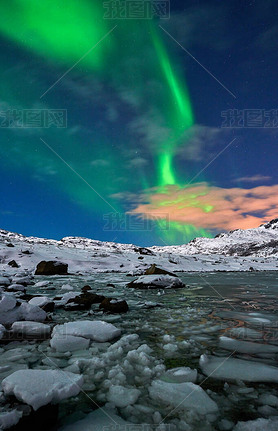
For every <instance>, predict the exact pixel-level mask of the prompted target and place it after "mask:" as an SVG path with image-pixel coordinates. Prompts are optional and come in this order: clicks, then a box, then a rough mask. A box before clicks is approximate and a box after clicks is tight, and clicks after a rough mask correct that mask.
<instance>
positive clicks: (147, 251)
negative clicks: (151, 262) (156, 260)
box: [134, 247, 155, 256]
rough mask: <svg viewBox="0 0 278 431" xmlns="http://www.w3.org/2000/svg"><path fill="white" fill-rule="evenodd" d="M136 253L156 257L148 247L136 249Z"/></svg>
mask: <svg viewBox="0 0 278 431" xmlns="http://www.w3.org/2000/svg"><path fill="white" fill-rule="evenodd" d="M134 251H135V252H136V253H140V254H145V255H149V256H155V253H154V252H153V251H151V250H149V249H148V248H146V247H138V248H135V249H134Z"/></svg>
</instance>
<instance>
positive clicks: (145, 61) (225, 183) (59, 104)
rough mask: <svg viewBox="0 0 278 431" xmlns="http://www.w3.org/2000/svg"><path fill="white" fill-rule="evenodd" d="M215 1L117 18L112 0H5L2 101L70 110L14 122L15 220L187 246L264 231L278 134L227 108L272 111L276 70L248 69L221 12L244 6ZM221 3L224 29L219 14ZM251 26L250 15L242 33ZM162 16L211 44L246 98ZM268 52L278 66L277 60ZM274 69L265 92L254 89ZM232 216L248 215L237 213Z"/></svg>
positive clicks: (8, 160) (11, 185)
mask: <svg viewBox="0 0 278 431" xmlns="http://www.w3.org/2000/svg"><path fill="white" fill-rule="evenodd" d="M191 3H192V4H191ZM212 3H215V4H214V5H212ZM212 3H211V4H210V5H208V2H206V1H203V2H200V4H199V5H198V7H196V5H194V2H189V4H188V5H187V7H186V8H184V6H183V5H182V4H179V2H177V4H176V5H172V13H171V18H170V19H169V20H164V19H159V18H154V19H143V20H142V19H141V20H139V19H137V20H136V19H126V20H114V19H104V18H103V16H104V6H103V4H102V3H101V2H99V3H96V2H92V1H90V0H82V1H81V0H80V1H78V2H77V1H76V0H67V1H66V2H64V1H61V2H57V1H53V0H44V1H42V2H37V1H36V0H10V1H9V3H7V2H1V3H0V14H1V20H0V37H1V47H2V49H1V63H0V70H1V76H2V79H1V82H0V88H1V111H2V112H3V111H7V110H19V111H20V110H23V109H34V110H45V109H63V110H67V127H66V128H55V127H50V128H34V127H33V128H32V127H9V128H7V127H6V128H5V127H2V128H1V130H0V133H1V145H2V157H1V162H0V163H1V165H0V168H1V173H2V174H1V176H2V186H3V198H2V206H1V208H0V213H1V218H2V219H3V223H2V224H3V226H2V227H3V228H7V229H9V230H17V231H21V232H22V233H25V234H33V235H38V236H43V235H45V236H48V237H49V236H52V237H57V238H60V237H62V236H65V235H78V236H88V237H92V238H96V239H103V240H110V241H113V240H116V241H119V242H120V241H122V242H135V243H138V244H143V245H150V244H165V243H166V244H170V243H171V244H173V243H184V242H187V241H188V240H190V239H192V238H194V237H196V236H204V235H207V236H210V235H213V234H215V233H216V232H217V231H218V230H221V229H229V228H235V227H236V226H237V227H244V228H247V227H254V224H255V225H258V224H260V223H261V222H262V221H264V220H267V219H268V217H269V214H273V213H275V208H276V199H275V198H274V194H273V193H272V191H273V190H274V189H272V188H271V187H272V186H273V187H274V186H275V182H276V181H275V176H274V175H273V172H272V166H273V167H274V165H273V164H274V159H273V157H272V158H271V157H270V158H268V157H267V156H263V154H265V148H266V145H267V144H268V143H269V145H270V146H271V148H273V147H274V141H275V139H276V136H277V134H276V130H275V129H269V130H259V131H258V130H257V131H255V130H253V129H250V130H233V129H229V130H227V129H226V130H225V129H224V128H221V112H222V111H224V110H227V109H230V108H231V107H232V108H233V107H240V108H241V109H244V108H250V107H251V108H259V107H262V108H265V109H272V108H274V107H275V99H274V95H273V94H272V92H271V91H270V88H269V85H270V82H269V81H268V82H266V81H265V80H264V81H263V72H262V71H261V74H259V75H258V76H254V77H252V75H250V73H251V72H250V71H251V70H252V66H250V65H247V66H245V69H244V67H242V68H241V71H240V72H238V68H237V66H238V62H239V61H241V62H243V63H244V60H243V58H242V54H243V53H242V51H240V50H239V49H238V47H237V43H236V37H235V38H234V39H235V40H231V39H232V37H231V34H230V33H229V32H228V30H226V24H227V23H225V22H224V21H223V23H222V22H221V20H220V18H219V17H221V16H222V18H223V20H224V18H225V19H227V18H226V16H227V14H228V16H229V13H230V16H231V22H230V25H232V23H233V19H234V18H233V14H234V13H235V12H236V9H233V7H231V6H228V5H223V6H222V7H220V6H218V5H217V2H212ZM235 3H238V4H240V3H239V2H235ZM254 3H256V2H254ZM270 4H272V3H271V2H270V3H269V15H267V17H266V18H265V21H264V22H265V23H267V24H265V25H268V26H271V24H272V22H271V20H272V18H271V13H270V12H271V7H270ZM229 7H230V10H229ZM241 8H242V6H241ZM266 9H267V8H266ZM276 9H277V7H276ZM250 10H251V8H250ZM250 10H249V9H248V10H246V13H247V12H248V13H250ZM213 11H214V12H215V16H218V21H217V22H218V27H217V26H216V24H215V26H216V27H217V28H214V30H213V28H211V27H210V22H209V21H208V20H207V17H209V16H211V15H212V12H213ZM243 12H244V10H243ZM252 13H253V16H252V15H251V18H250V20H251V21H250V22H252V19H253V20H254V19H256V20H259V19H260V13H261V12H259V6H258V7H257V9H256V10H255V6H254V9H252ZM221 14H222V15H221ZM272 14H273V11H272ZM243 23H244V19H243V18H242V28H241V27H240V24H238V25H239V29H238V33H237V36H238V37H239V35H241V32H243V30H244V24H243ZM200 25H201V27H200ZM160 26H162V27H163V28H164V27H165V28H166V29H167V31H169V32H170V33H171V34H173V35H174V37H175V38H178V40H179V41H180V43H187V45H186V46H187V47H188V45H189V48H192V49H193V51H194V53H196V52H197V57H198V58H202V63H204V64H206V67H208V68H209V69H210V70H212V71H213V73H215V76H217V79H220V80H221V82H224V83H225V85H227V87H228V88H231V89H232V90H233V93H236V94H237V99H236V100H234V99H233V98H232V97H231V95H230V94H229V93H228V92H225V89H224V88H223V87H221V86H219V85H218V83H217V82H216V80H213V79H212V78H211V76H209V75H208V74H206V72H205V71H204V70H203V69H202V68H201V67H200V66H199V65H198V64H197V63H196V62H194V61H193V60H192V59H191V58H190V57H189V56H186V55H185V54H184V52H183V51H182V50H181V49H180V48H179V46H178V44H175V43H174V42H173V40H171V39H170V38H169V37H167V34H165V32H163V30H162V29H161V28H160ZM200 31H203V32H205V34H210V32H212V34H213V31H214V33H215V37H214V38H213V37H211V38H210V37H204V38H200V34H199V33H200ZM262 31H263V30H262ZM265 31H267V28H265ZM219 34H221V35H222V42H223V43H222V45H223V46H219V45H221V44H220V41H219ZM228 35H229V36H228ZM252 37H253V39H254V40H257V39H258V38H259V37H260V33H259V34H257V35H253V36H250V40H249V41H246V47H245V49H246V50H248V49H249V50H250V53H251V52H253V51H252V43H253V42H252V40H253V39H252ZM251 42H252V43H251ZM257 43H258V42H257ZM233 44H234V45H233ZM196 47H197V48H196ZM227 47H228V48H227ZM261 49H262V48H261ZM212 52H213V55H211V53H212ZM236 52H237V53H238V57H236V54H235V53H236ZM248 52H249V51H248ZM230 53H234V57H233V63H232V60H231V55H230ZM254 55H255V54H253V56H254ZM256 55H258V56H260V55H262V54H260V51H259V52H257V54H256ZM256 60H257V59H256V58H254V59H253V57H250V59H249V62H250V64H252V61H254V62H255V61H256ZM268 61H269V64H268V68H267V73H268V76H269V75H271V73H272V68H271V67H272V61H273V62H274V59H273V58H272V56H269V60H268ZM258 67H260V68H262V67H263V66H262V64H261V63H260V65H259V66H258ZM244 73H245V74H246V76H249V78H248V79H249V83H250V84H249V86H250V88H249V89H247V90H246V85H247V84H244V82H245V83H246V76H245V75H244ZM273 73H274V72H273ZM260 79H262V81H263V82H264V84H263V85H264V86H265V88H264V96H263V95H262V94H261V95H260V97H259V98H257V99H254V88H258V84H259V85H260V82H259V81H258V80H260ZM262 88H263V87H262ZM258 99H260V100H258ZM235 137H236V138H237V141H236V143H235V144H233V145H231V147H229V148H228V149H227V150H226V151H225V152H223V154H221V156H219V157H218V156H217V155H218V153H219V152H221V149H223V148H224V147H226V146H227V144H229V142H230V141H232V139H233V138H235ZM263 144H264V145H263ZM252 145H253V146H252ZM254 145H255V146H256V151H255V152H254ZM272 151H277V149H276V147H274V148H273V150H272ZM260 154H261V156H260ZM214 158H215V162H213V164H212V165H211V166H210V167H209V168H208V169H204V170H203V171H202V169H203V168H204V167H205V166H206V165H207V164H208V163H209V162H210V161H211V160H212V159H214ZM262 161H263V163H262ZM199 173H200V174H199ZM255 176H257V178H260V180H258V181H259V183H256V184H254V180H252V178H253V179H254V177H255ZM192 178H193V179H194V181H193V182H192V181H191V180H192ZM242 178H247V184H246V180H243V181H242V182H241V181H240V179H242ZM248 178H249V183H248ZM256 186H258V187H259V186H261V187H265V188H264V194H263V195H262V196H261V195H260V193H258V192H254V191H253V189H254V187H256ZM249 188H250V190H251V189H252V192H250V193H249V192H248V189H249ZM246 190H247V191H246ZM231 196H233V197H231ZM234 196H237V198H236V199H235V198H234ZM231 201H233V202H234V204H233V205H228V203H227V202H231ZM224 208H225V209H226V210H227V211H223V212H222V213H221V209H224ZM249 209H250V211H249ZM249 212H250V213H249ZM108 213H117V214H121V215H122V214H126V216H127V217H133V218H138V220H139V221H140V220H142V218H146V217H147V218H148V219H150V220H152V219H154V220H157V221H154V224H153V229H152V230H147V231H144V229H137V230H136V229H130V230H128V229H124V230H123V231H122V230H121V229H105V228H104V225H105V221H104V215H107V214H108ZM226 217H228V218H229V219H230V218H233V219H234V222H233V223H225V222H224V221H223V220H224V218H226Z"/></svg>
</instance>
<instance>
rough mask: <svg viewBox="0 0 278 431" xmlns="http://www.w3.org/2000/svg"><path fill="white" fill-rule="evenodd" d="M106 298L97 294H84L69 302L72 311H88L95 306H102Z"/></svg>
mask: <svg viewBox="0 0 278 431" xmlns="http://www.w3.org/2000/svg"><path fill="white" fill-rule="evenodd" d="M104 299H105V297H104V296H103V295H97V294H96V293H90V292H88V291H87V292H84V293H82V294H81V295H79V296H76V297H75V298H71V299H69V301H68V302H67V304H68V305H70V307H68V308H69V309H70V310H88V309H89V308H91V306H92V305H93V304H100V303H101V302H102V301H103V300H104Z"/></svg>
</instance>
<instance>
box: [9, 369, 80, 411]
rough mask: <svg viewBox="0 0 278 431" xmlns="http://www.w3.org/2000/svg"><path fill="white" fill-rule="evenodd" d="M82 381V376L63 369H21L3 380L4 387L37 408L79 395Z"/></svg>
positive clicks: (10, 393)
mask: <svg viewBox="0 0 278 431" xmlns="http://www.w3.org/2000/svg"><path fill="white" fill-rule="evenodd" d="M82 383H83V377H82V376H80V375H77V374H73V373H70V372H65V371H61V370H19V371H16V372H15V373H13V374H11V375H9V376H8V377H6V378H5V379H4V380H3V381H2V389H3V391H4V393H5V395H14V396H15V397H16V398H17V399H18V400H19V401H23V402H24V403H26V404H29V405H30V406H32V407H33V409H34V410H37V409H38V408H40V407H42V406H45V405H46V404H49V403H51V402H52V403H58V402H59V401H61V400H63V399H65V398H69V397H72V396H75V395H77V394H78V393H79V392H80V390H81V386H82Z"/></svg>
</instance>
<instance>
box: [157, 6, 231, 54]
mask: <svg viewBox="0 0 278 431" xmlns="http://www.w3.org/2000/svg"><path fill="white" fill-rule="evenodd" d="M229 9H230V6H229V5H228V4H225V3H222V4H219V5H200V4H198V5H197V6H193V7H187V8H186V9H185V10H184V12H180V11H179V12H178V13H175V12H173V11H172V12H171V19H170V20H169V21H166V22H165V24H163V27H164V28H165V29H166V30H167V31H169V32H170V33H171V34H172V35H173V36H174V37H175V39H177V40H178V41H179V43H181V44H182V45H183V46H184V47H185V48H191V47H196V46H198V47H199V46H201V47H205V48H209V49H214V50H215V51H217V52H220V51H225V50H227V49H228V48H229V47H231V45H232V44H233V42H234V35H232V33H231V32H227V28H228V21H229V13H230V12H229Z"/></svg>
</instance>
